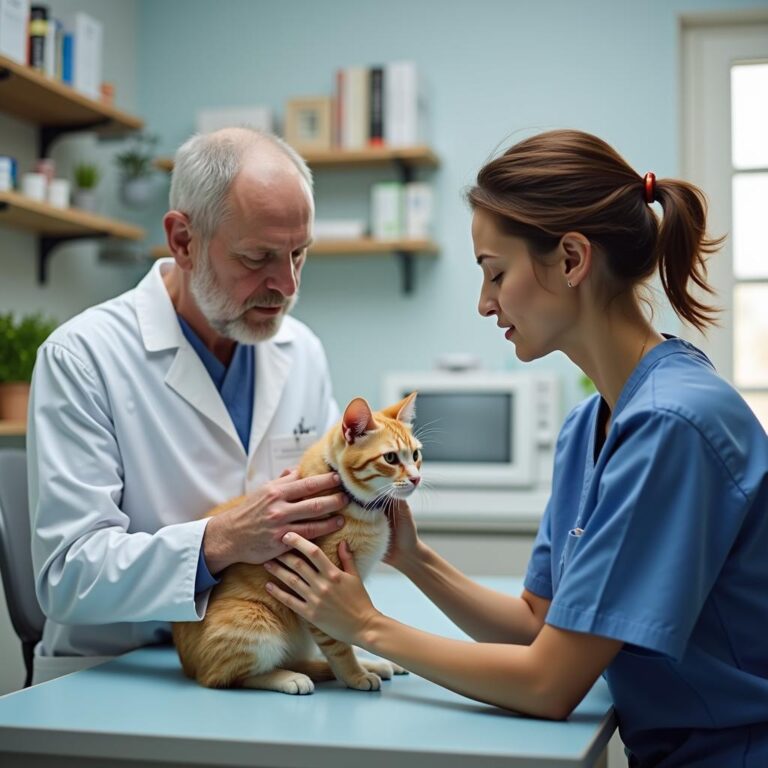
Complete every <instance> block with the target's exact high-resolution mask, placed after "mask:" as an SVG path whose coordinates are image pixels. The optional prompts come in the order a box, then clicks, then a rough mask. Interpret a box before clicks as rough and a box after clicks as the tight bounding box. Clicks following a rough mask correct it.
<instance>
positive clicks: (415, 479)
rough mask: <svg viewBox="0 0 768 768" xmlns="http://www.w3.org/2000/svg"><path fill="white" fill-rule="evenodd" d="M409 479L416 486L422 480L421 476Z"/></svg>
mask: <svg viewBox="0 0 768 768" xmlns="http://www.w3.org/2000/svg"><path fill="white" fill-rule="evenodd" d="M408 479H409V480H410V481H411V482H412V483H413V487H414V488H415V487H416V486H417V485H418V484H419V483H420V482H421V478H420V477H409V478H408Z"/></svg>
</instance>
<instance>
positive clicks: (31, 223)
mask: <svg viewBox="0 0 768 768" xmlns="http://www.w3.org/2000/svg"><path fill="white" fill-rule="evenodd" d="M0 226H2V227H11V228H13V229H21V230H24V231H25V232H32V233H34V234H36V235H37V236H38V250H37V276H38V281H39V282H40V283H41V284H42V283H45V281H46V278H47V271H48V260H49V259H50V256H51V252H52V251H53V249H54V248H55V247H56V246H57V245H59V244H60V243H62V242H64V241H67V240H76V239H83V238H102V237H119V238H122V239H124V240H142V239H143V238H144V230H143V229H141V227H136V226H134V225H133V224H126V223H125V222H123V221H118V220H116V219H110V218H107V217H106V216H100V215H99V214H96V213H90V212H89V211H81V210H79V209H77V208H56V207H54V206H52V205H49V204H48V203H41V202H39V201H37V200H32V199H31V198H29V197H27V196H26V195H20V194H19V193H18V192H0Z"/></svg>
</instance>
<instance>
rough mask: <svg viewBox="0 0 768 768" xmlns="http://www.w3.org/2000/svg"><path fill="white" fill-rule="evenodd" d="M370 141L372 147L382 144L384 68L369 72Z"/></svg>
mask: <svg viewBox="0 0 768 768" xmlns="http://www.w3.org/2000/svg"><path fill="white" fill-rule="evenodd" d="M370 77H371V80H370V86H371V98H370V125H369V128H370V134H369V135H370V139H369V143H370V145H371V146H373V147H380V146H381V145H382V144H383V143H384V68H383V67H372V68H371V72H370Z"/></svg>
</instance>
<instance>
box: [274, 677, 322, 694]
mask: <svg viewBox="0 0 768 768" xmlns="http://www.w3.org/2000/svg"><path fill="white" fill-rule="evenodd" d="M277 690H279V691H281V692H282V693H292V694H299V695H303V694H306V693H313V692H314V690H315V684H314V683H313V682H312V680H311V679H310V678H309V677H307V676H306V675H302V674H301V673H300V672H293V673H291V674H290V675H288V676H286V677H285V678H283V679H282V680H281V681H280V683H279V684H278V689H277Z"/></svg>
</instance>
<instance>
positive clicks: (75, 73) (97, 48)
mask: <svg viewBox="0 0 768 768" xmlns="http://www.w3.org/2000/svg"><path fill="white" fill-rule="evenodd" d="M72 32H73V34H74V40H73V49H74V50H73V54H72V58H73V61H72V86H73V87H74V88H75V90H78V91H80V93H84V94H85V95H86V96H90V97H91V98H92V99H99V98H100V97H101V56H102V45H103V36H104V28H103V26H102V23H101V22H100V21H98V20H97V19H94V18H93V16H89V15H88V14H87V13H82V12H78V13H76V14H75V15H74V20H73V23H72Z"/></svg>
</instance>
